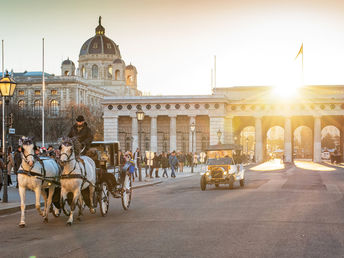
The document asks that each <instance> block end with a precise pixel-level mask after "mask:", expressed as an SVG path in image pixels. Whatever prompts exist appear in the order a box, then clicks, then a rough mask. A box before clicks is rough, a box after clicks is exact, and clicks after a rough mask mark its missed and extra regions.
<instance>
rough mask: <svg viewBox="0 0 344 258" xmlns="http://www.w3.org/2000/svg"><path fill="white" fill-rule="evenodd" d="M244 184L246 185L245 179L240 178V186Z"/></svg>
mask: <svg viewBox="0 0 344 258" xmlns="http://www.w3.org/2000/svg"><path fill="white" fill-rule="evenodd" d="M244 185H245V179H244V178H243V179H241V180H240V186H241V187H243V186H244Z"/></svg>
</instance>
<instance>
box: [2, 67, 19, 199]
mask: <svg viewBox="0 0 344 258" xmlns="http://www.w3.org/2000/svg"><path fill="white" fill-rule="evenodd" d="M16 86H17V83H16V82H15V81H14V80H13V79H12V78H11V77H10V76H9V74H8V71H6V75H5V76H4V77H2V79H1V80H0V93H1V96H2V97H4V100H5V103H3V104H6V105H7V104H8V103H9V100H8V99H5V98H8V97H12V96H13V93H14V90H15V89H16ZM4 111H5V110H4V109H3V112H4ZM2 115H3V119H2V123H3V128H5V114H4V113H3V114H2ZM5 132H6V130H5V131H4V132H3V139H2V144H3V145H2V146H3V150H4V156H5V157H4V160H7V150H6V141H5V139H6V135H5V134H6V133H5ZM3 175H4V192H3V199H2V201H3V202H8V194H7V182H8V175H7V168H6V166H5V169H4V170H3Z"/></svg>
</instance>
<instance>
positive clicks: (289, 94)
mask: <svg viewBox="0 0 344 258" xmlns="http://www.w3.org/2000/svg"><path fill="white" fill-rule="evenodd" d="M298 88H299V86H296V85H278V86H274V87H273V89H272V97H274V98H276V97H278V98H281V99H292V98H295V97H297V93H298Z"/></svg>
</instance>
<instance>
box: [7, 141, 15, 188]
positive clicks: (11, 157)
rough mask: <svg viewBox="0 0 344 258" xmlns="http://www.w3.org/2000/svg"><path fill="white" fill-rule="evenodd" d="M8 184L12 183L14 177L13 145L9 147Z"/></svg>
mask: <svg viewBox="0 0 344 258" xmlns="http://www.w3.org/2000/svg"><path fill="white" fill-rule="evenodd" d="M6 164H7V179H8V180H7V185H12V178H11V172H12V168H13V166H14V158H13V154H12V147H11V146H9V147H8V149H7V162H6Z"/></svg>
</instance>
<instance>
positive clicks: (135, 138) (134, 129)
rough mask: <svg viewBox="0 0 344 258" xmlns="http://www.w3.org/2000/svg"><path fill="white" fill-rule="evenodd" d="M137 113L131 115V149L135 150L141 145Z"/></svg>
mask: <svg viewBox="0 0 344 258" xmlns="http://www.w3.org/2000/svg"><path fill="white" fill-rule="evenodd" d="M137 122H138V121H137V117H136V115H135V116H133V117H131V139H132V145H131V151H132V152H135V151H136V149H137V148H138V147H139V133H138V123H137Z"/></svg>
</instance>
